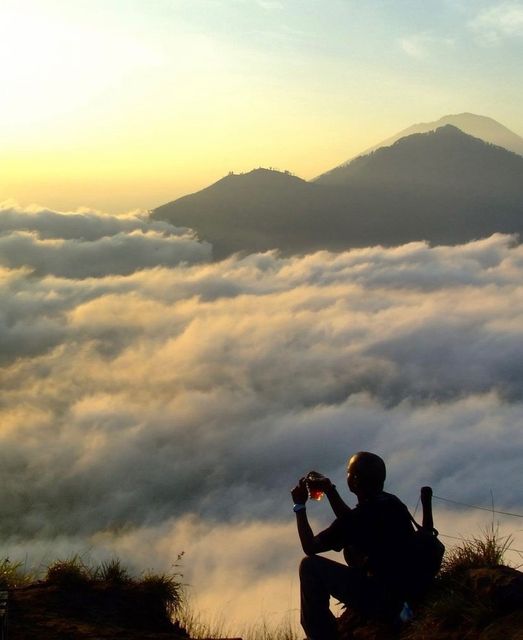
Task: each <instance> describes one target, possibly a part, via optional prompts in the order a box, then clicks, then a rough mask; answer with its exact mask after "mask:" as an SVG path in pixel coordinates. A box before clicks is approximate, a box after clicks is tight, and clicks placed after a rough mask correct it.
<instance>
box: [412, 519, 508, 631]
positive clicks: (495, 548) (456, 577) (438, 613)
mask: <svg viewBox="0 0 523 640" xmlns="http://www.w3.org/2000/svg"><path fill="white" fill-rule="evenodd" d="M511 542H512V539H511V538H510V537H502V536H500V535H499V532H498V530H497V529H496V528H495V527H493V526H491V527H489V528H487V529H486V530H485V531H484V532H483V536H482V537H481V538H472V539H470V540H465V541H463V542H462V543H461V544H459V545H458V546H456V547H454V548H453V549H451V550H450V551H448V552H447V553H446V555H445V558H444V561H443V566H442V569H441V572H440V575H439V576H438V578H437V580H436V583H435V586H434V589H433V591H432V593H431V594H430V595H429V597H428V598H427V601H426V602H425V605H424V607H423V609H422V610H421V611H420V612H419V614H418V615H417V616H416V618H415V620H414V621H413V623H412V625H411V627H410V628H409V630H408V631H407V632H406V633H404V634H403V635H402V638H405V640H417V639H419V638H426V639H429V638H432V637H436V636H435V634H436V633H437V631H436V630H438V629H439V630H440V631H445V630H448V631H451V630H453V629H454V630H455V629H465V630H478V629H482V628H484V627H485V626H486V625H488V624H489V623H491V622H492V621H493V620H494V619H495V618H496V616H497V615H498V614H499V612H498V611H497V608H496V604H495V603H493V602H492V601H491V600H489V599H488V598H484V597H481V595H480V594H478V593H476V592H474V590H473V589H472V587H471V584H470V581H469V580H468V579H467V576H469V575H470V574H469V572H470V570H473V569H491V568H495V567H500V566H502V565H503V564H504V556H505V553H506V551H507V550H508V549H509V547H510V545H511Z"/></svg>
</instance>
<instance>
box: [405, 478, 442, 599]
mask: <svg viewBox="0 0 523 640" xmlns="http://www.w3.org/2000/svg"><path fill="white" fill-rule="evenodd" d="M431 500H432V489H431V488H430V487H423V488H422V489H421V502H422V505H423V524H418V523H417V522H416V520H414V518H413V516H412V515H411V514H410V513H409V516H410V519H411V521H412V524H413V525H414V527H415V529H416V531H415V532H414V535H413V541H412V547H411V558H410V560H411V562H410V566H411V578H412V580H411V584H412V586H413V594H412V595H411V599H416V598H417V597H420V596H422V595H423V593H424V592H425V591H426V590H427V589H428V588H429V587H430V585H431V584H432V582H433V581H434V578H435V577H436V575H437V574H438V572H439V570H440V568H441V564H442V561H443V554H444V553H445V545H444V544H443V543H442V542H441V540H439V539H438V531H437V529H435V528H434V526H433V521H432V505H431Z"/></svg>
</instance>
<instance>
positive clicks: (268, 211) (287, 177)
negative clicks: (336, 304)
mask: <svg viewBox="0 0 523 640" xmlns="http://www.w3.org/2000/svg"><path fill="white" fill-rule="evenodd" d="M322 192H323V190H322V189H321V188H318V187H317V186H316V185H313V184H311V183H309V182H307V181H305V180H302V179H301V178H297V177H296V176H293V175H291V174H290V173H289V172H280V171H274V170H270V169H255V170H253V171H250V172H249V173H245V174H229V175H228V176H225V177H224V178H222V179H221V180H218V182H216V183H214V184H212V185H210V186H209V187H207V188H205V189H203V190H202V191H198V192H197V193H193V194H190V195H187V196H183V197H182V198H179V199H178V200H174V201H173V202H169V203H167V204H165V205H162V206H160V207H158V208H157V209H154V210H153V212H152V214H151V215H152V217H153V218H155V219H160V220H167V221H169V222H171V223H172V224H174V225H177V226H183V227H191V228H192V229H195V230H196V231H197V232H198V235H199V237H200V238H202V239H206V240H209V241H210V242H211V243H212V245H213V253H214V256H215V257H216V258H221V257H224V256H226V255H229V254H230V253H233V252H235V251H241V250H246V251H249V252H255V251H265V250H267V249H272V248H274V247H285V248H287V250H289V251H290V252H294V251H299V250H300V249H301V248H302V247H303V246H309V243H308V242H307V238H312V237H313V236H314V233H315V232H316V229H315V227H316V226H317V224H318V220H319V218H320V217H321V212H322V206H323V202H322V198H321V197H319V194H321V193H322ZM318 246H319V245H318Z"/></svg>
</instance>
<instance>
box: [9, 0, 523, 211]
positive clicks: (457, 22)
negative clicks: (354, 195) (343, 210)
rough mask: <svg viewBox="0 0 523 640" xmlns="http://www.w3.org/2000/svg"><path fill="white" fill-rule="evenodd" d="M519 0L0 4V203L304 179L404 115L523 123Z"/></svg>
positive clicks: (126, 203)
mask: <svg viewBox="0 0 523 640" xmlns="http://www.w3.org/2000/svg"><path fill="white" fill-rule="evenodd" d="M522 60H523V2H521V1H520V0H508V1H506V2H505V1H502V2H493V1H492V0H437V1H436V0H427V1H426V2H423V3H420V2H417V1H415V0H369V1H367V2H357V1H355V0H329V1H328V2H325V1H323V0H147V1H144V0H89V2H87V1H83V0H75V1H74V2H71V1H66V0H3V1H2V3H1V5H0V61H1V62H0V64H1V65H2V83H1V84H2V86H1V89H0V91H1V100H0V139H1V140H2V144H1V148H0V167H1V171H0V176H1V177H0V201H2V200H8V199H13V200H15V201H18V202H19V203H20V204H21V205H22V206H24V207H26V206H28V205H30V204H34V203H39V204H40V205H42V206H48V207H51V208H54V209H57V210H62V211H74V210H76V209H77V208H78V207H81V206H87V207H90V208H91V209H100V210H103V211H106V212H111V213H122V212H125V211H129V210H132V209H137V208H139V209H145V210H147V209H151V208H153V207H155V206H158V205H160V204H163V203H165V202H168V201H170V200H173V199H175V198H177V197H179V196H181V195H184V194H186V193H190V192H193V191H195V190H198V189H200V188H202V187H204V186H207V185H208V184H210V183H212V182H214V181H216V180H218V179H219V178H221V177H222V176H223V175H225V174H227V173H228V172H229V171H235V172H239V171H247V170H250V169H252V168H255V167H258V166H270V167H275V168H279V169H286V170H290V171H292V172H294V173H296V174H297V175H299V176H301V177H303V178H306V179H309V178H312V177H314V176H316V175H318V174H320V173H322V172H324V171H325V170H327V169H329V168H332V167H333V166H335V165H337V164H339V163H340V162H343V161H345V160H346V159H348V158H350V157H352V156H354V155H355V154H357V153H358V152H360V151H362V150H364V149H366V148H368V147H370V146H372V145H374V144H376V143H378V142H379V141H380V140H382V139H385V138H387V137H389V136H390V135H393V134H394V133H396V132H397V131H399V130H401V129H403V128H405V127H407V126H409V125H411V124H413V123H415V122H420V121H431V120H434V119H438V118H439V117H441V116H443V115H446V114H449V113H460V112H464V111H469V112H473V113H479V114H481V115H487V116H490V117H493V118H495V119H497V120H498V121H500V122H501V123H502V124H504V125H505V126H507V127H509V128H510V129H512V130H514V131H515V132H516V133H518V134H520V135H521V134H523V116H522V114H521V108H520V105H521V104H522V102H523V85H522V83H521V81H520V71H521V62H522Z"/></svg>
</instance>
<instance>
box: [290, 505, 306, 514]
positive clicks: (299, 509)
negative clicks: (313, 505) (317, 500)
mask: <svg viewBox="0 0 523 640" xmlns="http://www.w3.org/2000/svg"><path fill="white" fill-rule="evenodd" d="M306 508H307V507H306V506H305V505H304V504H299V503H297V504H295V505H294V507H293V508H292V510H293V511H294V513H298V511H303V509H306Z"/></svg>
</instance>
